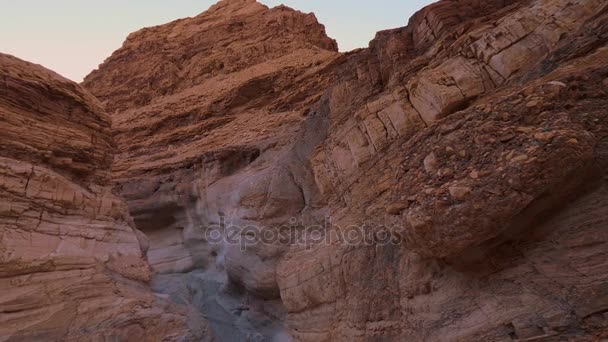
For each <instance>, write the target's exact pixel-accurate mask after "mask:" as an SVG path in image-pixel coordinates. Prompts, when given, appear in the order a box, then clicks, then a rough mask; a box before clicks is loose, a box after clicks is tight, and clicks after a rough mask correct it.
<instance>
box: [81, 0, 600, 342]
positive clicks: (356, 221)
mask: <svg viewBox="0 0 608 342" xmlns="http://www.w3.org/2000/svg"><path fill="white" fill-rule="evenodd" d="M607 41H608V5H607V4H606V2H605V1H602V0H551V1H549V0H519V1H518V0H510V1H509V0H491V1H479V0H453V1H448V0H445V1H439V2H437V3H435V4H433V5H430V6H428V7H426V8H425V9H423V10H421V11H420V12H418V13H417V14H416V15H414V17H413V18H412V19H411V20H410V22H409V24H408V26H406V27H403V28H397V29H392V30H388V31H382V32H379V33H378V34H377V36H376V38H375V39H374V40H373V41H372V42H371V43H370V47H369V48H368V49H361V50H357V51H353V52H349V53H345V54H339V53H337V52H336V46H335V43H334V42H333V41H332V40H331V39H329V38H327V37H326V36H325V34H324V30H323V27H322V26H321V25H320V24H318V23H317V22H316V20H315V19H314V17H313V16H312V15H306V14H302V13H299V12H297V11H293V10H291V9H288V8H286V7H278V8H274V9H268V8H266V7H265V6H263V5H260V4H258V3H256V2H255V1H248V0H225V1H221V2H220V3H219V4H217V5H215V6H214V7H212V8H211V9H210V10H209V11H208V12H205V13H203V14H201V15H199V16H197V17H194V18H189V19H184V20H180V21H176V22H173V23H170V24H167V25H163V26H159V27H154V28H150V29H145V30H142V31H139V32H137V33H134V34H133V35H131V36H130V37H129V38H128V39H127V42H126V43H125V44H124V46H123V47H122V48H121V49H120V50H118V51H117V52H116V53H114V54H113V55H112V56H111V57H110V58H109V59H108V60H107V61H106V62H105V63H104V64H103V65H101V66H100V68H99V70H96V71H95V72H93V73H92V74H91V75H90V76H89V77H87V78H86V80H85V82H84V86H85V87H87V88H88V89H90V90H91V91H92V92H93V93H94V94H95V95H96V96H98V97H99V98H100V99H101V100H102V101H103V102H104V104H105V106H106V108H107V109H108V110H109V111H110V112H111V113H113V114H112V115H113V118H114V124H113V130H114V137H115V139H116V142H117V145H118V150H119V152H118V154H117V156H116V159H115V166H114V169H113V177H114V178H115V179H116V180H117V182H118V184H119V185H118V187H117V190H118V191H119V192H120V193H121V194H122V195H123V196H124V197H125V198H126V200H127V203H128V206H129V209H130V212H131V214H132V215H133V217H134V219H135V223H136V225H137V227H138V228H139V229H140V230H142V231H143V232H144V233H145V234H146V235H147V236H148V238H149V240H150V249H149V250H148V252H147V256H148V259H149V260H150V263H151V265H152V268H153V270H154V272H155V273H156V274H157V276H156V277H155V280H154V284H155V288H156V289H158V291H162V292H164V293H167V294H169V295H170V297H171V298H172V299H173V300H174V301H177V302H189V303H197V304H196V305H197V306H198V307H199V308H200V309H201V311H202V312H205V313H206V315H207V316H210V315H211V316H214V315H215V316H214V317H212V318H215V319H217V320H219V321H222V322H224V323H225V322H226V321H228V322H230V324H234V326H236V327H237V330H238V334H237V333H235V335H230V333H226V332H225V331H224V330H223V328H222V326H221V325H218V324H216V325H215V326H214V329H215V331H216V332H219V334H220V335H222V336H223V337H222V338H224V339H230V338H233V339H234V338H242V337H245V338H246V337H248V336H249V337H251V336H257V335H255V334H261V335H260V336H262V337H263V338H267V339H271V338H273V337H274V336H285V334H287V335H289V336H291V337H293V338H294V339H295V340H298V341H377V340H412V341H511V340H544V341H554V340H597V339H601V338H606V337H605V333H604V336H602V334H603V331H605V330H606V326H607V325H608V323H607V321H606V317H605V313H606V311H607V310H608V296H607V293H608V292H607V291H606V289H607V288H608V273H607V272H606V267H608V265H607V263H606V262H607V260H608V259H607V258H606V253H607V252H608V245H607V244H608V236H607V235H606V234H607V232H606V228H607V227H608V213H607V212H606V210H605V207H606V202H607V201H608V197H607V193H606V189H607V188H606V187H607V186H608V185H607V184H606V179H607V178H606V177H607V176H606V165H607V162H608V156H607V146H608V143H607V137H608V127H607V126H606V122H607V121H606V119H607V118H606V115H607V112H606V106H607V104H608V103H607V102H608V99H607V93H606V90H605V89H606V83H607V81H606V79H608V69H607V66H606V61H607V60H608V48H607V47H606V44H607ZM326 217H329V218H330V219H331V220H330V223H331V224H330V225H328V226H327V229H325V230H322V231H323V232H324V233H325V236H326V239H325V241H326V242H323V243H320V240H323V239H319V238H318V236H312V237H314V239H309V240H305V241H304V242H308V243H310V246H308V248H306V244H302V243H296V242H297V241H293V240H288V241H287V242H286V243H285V241H277V240H272V241H270V242H268V241H266V242H264V243H262V242H260V241H258V242H256V243H252V244H247V245H245V246H243V245H242V242H243V241H247V239H248V237H250V236H251V234H253V235H255V233H258V234H259V233H260V232H270V233H273V232H275V233H276V232H285V231H288V233H289V232H293V231H296V232H301V231H302V230H303V229H305V227H310V226H317V225H319V224H323V223H324V222H326ZM292 219H293V220H292ZM249 226H255V227H257V228H258V230H256V231H251V230H248V229H246V228H247V227H249ZM234 227H236V229H235V230H232V229H233V228H234ZM259 228H261V229H259ZM353 229H355V230H354V232H355V233H359V234H363V233H365V235H366V236H368V237H373V239H372V240H370V241H362V240H361V239H356V238H357V237H360V236H356V235H357V234H355V236H354V238H355V241H353V240H352V239H351V240H349V241H345V238H349V237H351V238H352V237H353V236H352V235H350V236H349V235H348V233H349V232H351V233H352V232H353ZM214 231H215V232H218V231H219V232H220V235H221V237H222V238H221V239H219V240H217V239H214V238H213V237H212V236H211V235H210V233H211V232H214ZM229 232H232V234H236V235H235V236H237V237H238V239H236V240H231V241H228V240H230V239H227V237H229V235H230V234H229ZM383 236H385V237H388V239H386V238H385V239H383V238H382V237H383ZM312 240H314V241H312ZM239 242H241V243H239ZM243 313H245V314H243ZM212 325H213V322H212ZM252 334H253V335H252Z"/></svg>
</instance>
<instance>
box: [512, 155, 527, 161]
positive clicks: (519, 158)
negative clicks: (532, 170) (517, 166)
mask: <svg viewBox="0 0 608 342" xmlns="http://www.w3.org/2000/svg"><path fill="white" fill-rule="evenodd" d="M527 159H528V156H527V155H525V154H520V155H519V156H516V157H513V158H512V159H511V162H513V163H517V162H520V161H524V160H527Z"/></svg>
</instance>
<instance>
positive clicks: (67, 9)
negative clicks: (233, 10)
mask: <svg viewBox="0 0 608 342" xmlns="http://www.w3.org/2000/svg"><path fill="white" fill-rule="evenodd" d="M259 1H260V2H262V3H264V4H266V5H268V6H269V7H274V6H276V5H279V4H281V3H282V4H285V5H287V6H290V7H293V8H295V9H298V10H300V11H303V12H314V13H315V14H316V16H317V18H318V19H319V21H320V22H321V23H323V24H325V27H326V29H327V33H328V34H329V36H331V37H332V38H335V39H336V40H337V41H338V44H339V46H340V50H341V51H349V50H352V49H355V48H358V47H367V45H368V42H369V41H370V40H371V39H372V38H373V37H374V35H375V33H376V32H377V31H379V30H383V29H388V28H395V27H399V26H405V25H406V24H407V21H408V19H409V17H410V16H411V15H412V14H413V13H414V12H415V11H417V10H419V9H421V8H422V7H423V6H425V5H427V4H429V3H431V2H433V1H432V0H259ZM215 2H216V1H214V0H0V52H3V53H8V54H11V55H15V56H17V57H19V58H22V59H25V60H28V61H31V62H34V63H39V64H42V65H44V66H45V67H47V68H49V69H52V70H54V71H56V72H58V73H60V74H62V75H63V76H65V77H67V78H70V79H72V80H75V81H81V80H82V78H83V77H84V76H85V75H86V74H88V73H89V72H90V71H91V70H93V69H95V68H96V67H97V66H98V65H99V64H100V63H101V62H103V60H104V59H105V58H106V57H108V56H109V55H110V54H111V53H112V52H113V51H114V50H116V49H118V48H119V47H120V46H121V45H122V42H123V41H124V39H125V38H126V37H127V35H128V34H129V33H131V32H133V31H136V30H138V29H140V28H142V27H146V26H153V25H159V24H163V23H166V22H169V21H172V20H174V19H178V18H183V17H192V16H195V15H197V14H199V13H201V12H203V11H204V10H206V9H207V8H209V6H210V5H212V4H213V3H215Z"/></svg>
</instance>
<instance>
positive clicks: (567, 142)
mask: <svg viewBox="0 0 608 342" xmlns="http://www.w3.org/2000/svg"><path fill="white" fill-rule="evenodd" d="M566 144H570V145H576V144H578V140H577V139H574V138H572V139H570V140H568V141H566Z"/></svg>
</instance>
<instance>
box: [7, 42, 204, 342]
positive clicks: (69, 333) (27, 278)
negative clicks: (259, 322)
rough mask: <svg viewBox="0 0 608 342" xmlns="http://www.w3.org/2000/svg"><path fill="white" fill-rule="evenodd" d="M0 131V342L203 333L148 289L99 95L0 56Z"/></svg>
mask: <svg viewBox="0 0 608 342" xmlns="http://www.w3.org/2000/svg"><path fill="white" fill-rule="evenodd" d="M0 129H1V130H2V134H1V135H0V147H1V148H0V289H1V291H0V341H42V340H44V341H98V340H122V341H126V340H133V339H143V340H146V341H161V340H162V341H178V340H179V341H183V340H184V339H186V340H187V339H191V340H205V339H207V340H211V338H210V335H209V333H208V332H207V331H206V327H205V323H204V320H203V319H202V317H201V316H200V315H198V313H197V312H196V311H194V310H192V309H188V308H186V307H178V306H175V305H173V304H171V303H170V302H168V301H166V300H163V299H160V298H158V297H157V296H155V295H154V293H153V292H152V291H151V290H150V288H149V287H148V285H147V284H146V282H148V281H149V280H150V270H149V266H148V263H147V262H146V260H145V255H143V253H144V252H145V251H142V248H141V246H142V245H143V244H142V242H143V241H144V240H145V236H144V235H143V234H141V233H139V232H138V231H137V230H136V229H135V228H134V226H133V224H132V219H131V217H130V216H129V213H128V210H127V206H126V204H125V202H124V201H123V200H122V199H120V198H118V197H117V196H116V195H114V194H113V193H112V191H111V190H112V182H111V172H110V166H111V162H112V157H113V153H114V144H113V142H112V139H111V132H110V119H109V117H108V115H107V114H105V112H104V111H103V110H102V108H101V106H100V104H99V102H98V101H97V99H95V98H94V97H93V96H92V95H90V94H89V93H88V92H87V91H85V90H84V89H82V88H81V87H80V86H78V85H77V84H75V83H73V82H71V81H68V80H66V79H64V78H62V77H60V76H58V75H57V74H55V73H53V72H50V71H48V70H46V69H44V68H42V67H40V66H38V65H34V64H30V63H27V62H24V61H21V60H19V59H17V58H15V57H12V56H8V55H2V54H0ZM189 320H191V321H192V322H189ZM190 323H192V324H190Z"/></svg>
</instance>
